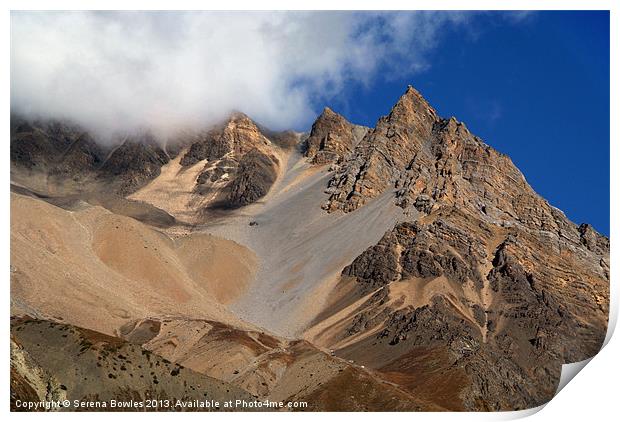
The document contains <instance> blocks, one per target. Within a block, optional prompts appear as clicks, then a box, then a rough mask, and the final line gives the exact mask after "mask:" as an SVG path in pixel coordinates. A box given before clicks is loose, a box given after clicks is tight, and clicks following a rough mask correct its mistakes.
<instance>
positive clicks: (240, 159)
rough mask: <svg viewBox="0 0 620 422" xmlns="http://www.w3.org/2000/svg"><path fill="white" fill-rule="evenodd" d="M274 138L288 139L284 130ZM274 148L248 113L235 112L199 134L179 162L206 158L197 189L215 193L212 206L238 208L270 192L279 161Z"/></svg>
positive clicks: (198, 191)
mask: <svg viewBox="0 0 620 422" xmlns="http://www.w3.org/2000/svg"><path fill="white" fill-rule="evenodd" d="M277 139H278V140H280V141H282V142H283V143H284V144H287V142H290V140H289V139H290V136H287V135H286V134H279V136H278V137H277ZM277 149H279V147H278V146H277V145H275V144H274V143H272V142H271V140H270V139H268V138H267V137H266V136H265V135H264V134H263V133H262V131H261V130H260V129H259V128H258V126H257V125H256V124H255V123H254V122H253V121H252V120H251V119H250V118H249V117H247V116H246V115H244V114H241V113H235V114H233V115H232V117H231V119H230V120H229V121H228V122H227V123H226V124H225V125H223V126H220V127H216V128H214V129H212V130H210V131H208V132H206V133H202V134H200V135H199V136H198V140H196V141H195V142H194V143H192V144H191V145H190V147H189V149H188V151H187V153H186V154H185V155H184V156H183V157H182V158H181V161H180V163H181V165H182V166H184V167H189V166H193V165H196V164H197V163H198V162H201V161H203V160H206V163H205V164H204V167H203V169H202V171H201V172H200V174H199V176H198V178H197V180H196V188H195V191H196V193H198V194H200V195H203V196H213V195H215V196H216V199H215V200H214V201H213V203H212V204H211V207H212V208H239V207H242V206H245V205H249V204H251V203H253V202H256V201H257V200H259V199H260V198H262V197H264V196H265V195H266V194H267V192H269V189H270V188H271V185H273V183H274V182H275V181H276V178H277V170H278V167H279V164H280V163H279V160H278V158H277V152H276V150H277Z"/></svg>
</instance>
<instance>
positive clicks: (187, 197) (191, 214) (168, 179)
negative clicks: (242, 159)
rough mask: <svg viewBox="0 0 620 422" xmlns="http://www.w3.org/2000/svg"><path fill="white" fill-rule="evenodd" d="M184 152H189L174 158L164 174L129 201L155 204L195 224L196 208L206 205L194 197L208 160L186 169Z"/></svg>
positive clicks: (162, 169) (178, 217) (162, 172)
mask: <svg viewBox="0 0 620 422" xmlns="http://www.w3.org/2000/svg"><path fill="white" fill-rule="evenodd" d="M185 152H186V150H184V151H182V152H181V153H180V154H179V155H178V156H177V157H176V158H175V159H173V160H171V161H170V162H169V163H168V164H166V165H164V166H162V168H161V174H160V175H159V176H158V177H157V178H155V179H154V180H152V181H151V182H150V183H148V184H147V185H146V186H144V187H143V188H142V189H140V190H139V191H137V192H135V193H134V194H132V195H130V196H129V198H130V199H134V200H137V201H144V202H147V203H149V204H152V205H154V206H156V207H157V208H160V209H162V210H165V211H167V212H168V213H170V214H171V215H173V216H175V217H176V218H177V219H179V220H181V221H186V222H191V221H193V220H194V218H195V213H196V209H199V208H200V207H201V206H202V205H203V202H206V201H205V200H204V198H201V197H200V196H198V195H195V194H194V193H193V190H194V186H195V185H196V179H197V178H198V176H199V175H200V173H201V172H202V170H203V169H204V166H205V164H206V162H207V160H202V161H199V162H198V163H196V164H194V165H193V166H191V167H189V168H183V166H181V164H180V161H181V158H182V157H183V156H184V155H185Z"/></svg>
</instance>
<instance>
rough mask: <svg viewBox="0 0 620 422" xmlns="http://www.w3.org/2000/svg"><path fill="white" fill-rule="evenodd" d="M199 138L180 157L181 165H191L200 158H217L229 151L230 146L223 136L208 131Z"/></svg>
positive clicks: (200, 159)
mask: <svg viewBox="0 0 620 422" xmlns="http://www.w3.org/2000/svg"><path fill="white" fill-rule="evenodd" d="M200 138H201V139H200V140H199V141H197V142H195V143H193V144H192V145H191V146H190V148H189V151H187V153H186V154H185V155H184V156H183V158H181V165H182V166H184V167H188V166H193V165H194V164H196V163H197V162H199V161H202V160H217V159H220V158H222V157H223V156H224V155H226V153H228V152H230V149H231V146H230V144H229V142H228V140H227V139H226V138H224V137H221V136H214V133H212V132H208V133H206V134H204V135H202V136H201V137H200Z"/></svg>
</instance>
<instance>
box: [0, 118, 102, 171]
mask: <svg viewBox="0 0 620 422" xmlns="http://www.w3.org/2000/svg"><path fill="white" fill-rule="evenodd" d="M105 154H106V151H105V149H104V148H102V147H101V146H100V145H99V144H97V143H96V142H95V141H94V139H93V138H92V136H91V135H90V134H89V133H88V132H87V131H86V130H84V129H83V128H81V127H79V126H77V125H74V124H71V123H69V122H63V121H55V120H53V121H28V120H26V119H23V118H21V117H19V116H13V115H12V116H11V163H13V164H14V165H17V166H20V167H23V168H26V169H28V170H34V171H36V170H39V171H49V172H50V173H52V174H57V175H59V176H65V177H75V176H78V175H80V174H83V173H85V172H89V171H92V170H94V169H96V168H97V167H98V166H99V165H100V164H101V163H102V162H103V160H104V159H105Z"/></svg>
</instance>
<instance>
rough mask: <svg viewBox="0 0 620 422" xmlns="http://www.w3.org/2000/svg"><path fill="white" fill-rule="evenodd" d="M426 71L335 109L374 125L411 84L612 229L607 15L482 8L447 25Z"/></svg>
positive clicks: (578, 212)
mask: <svg viewBox="0 0 620 422" xmlns="http://www.w3.org/2000/svg"><path fill="white" fill-rule="evenodd" d="M427 58H428V63H429V65H430V66H429V67H428V69H426V70H424V71H421V72H420V71H417V72H412V73H410V74H399V75H397V76H395V77H391V78H377V79H376V80H375V81H374V82H373V83H372V84H371V85H370V86H368V87H365V88H364V87H361V86H358V85H357V84H351V85H350V86H347V87H346V89H345V90H344V91H345V92H344V95H343V97H342V98H343V99H342V100H341V101H340V104H339V103H338V102H336V104H333V108H334V109H336V111H339V112H341V113H342V114H343V115H345V116H346V117H347V118H348V119H350V120H351V121H352V122H354V123H358V124H364V125H369V126H374V125H375V123H376V120H377V119H378V118H379V117H380V116H381V115H385V114H387V113H388V112H389V110H390V108H391V107H392V105H393V104H394V103H395V102H396V100H397V99H398V97H399V96H400V95H401V94H402V93H403V91H404V89H405V88H406V86H407V84H411V85H413V86H414V87H416V88H417V89H418V90H419V91H420V92H421V93H422V95H424V96H425V97H426V98H427V100H428V101H429V102H430V103H431V104H432V105H433V106H434V107H435V108H436V109H437V111H438V112H439V114H440V115H442V116H444V117H449V116H455V117H456V118H457V119H459V120H461V121H463V122H465V123H466V124H467V126H468V128H469V129H470V130H471V131H472V133H474V134H476V135H478V136H480V137H481V138H482V139H483V140H484V141H485V142H486V143H487V144H489V145H491V146H493V147H494V148H496V149H497V150H499V151H501V152H503V153H506V154H508V155H509V156H510V157H511V158H512V160H513V162H514V163H515V164H516V165H517V167H519V169H521V171H522V172H523V173H524V175H525V177H526V179H527V180H528V182H529V183H530V184H531V185H532V186H533V187H534V189H535V190H536V191H537V192H538V193H539V194H541V195H542V196H543V197H544V198H545V199H547V200H548V201H549V202H550V203H551V204H552V205H554V206H556V207H558V208H559V209H561V210H562V211H564V212H565V213H566V215H567V216H568V217H569V218H570V219H571V220H572V221H574V222H575V223H577V224H579V223H582V222H587V223H590V224H592V225H593V226H594V227H595V228H596V229H597V230H598V231H600V232H601V233H604V234H606V235H609V158H610V157H609V143H610V135H609V118H610V115H609V14H608V12H536V13H532V14H530V15H528V16H527V17H526V18H524V19H520V20H516V19H515V20H512V19H510V18H506V17H505V16H500V15H499V14H498V13H485V14H476V15H475V16H474V17H472V18H471V20H470V21H469V22H468V23H467V24H466V25H461V26H455V27H452V28H447V29H446V31H444V32H443V33H442V35H441V37H440V39H439V41H438V45H437V46H436V48H434V49H433V50H432V51H431V52H430V53H429V54H428V57H427Z"/></svg>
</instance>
